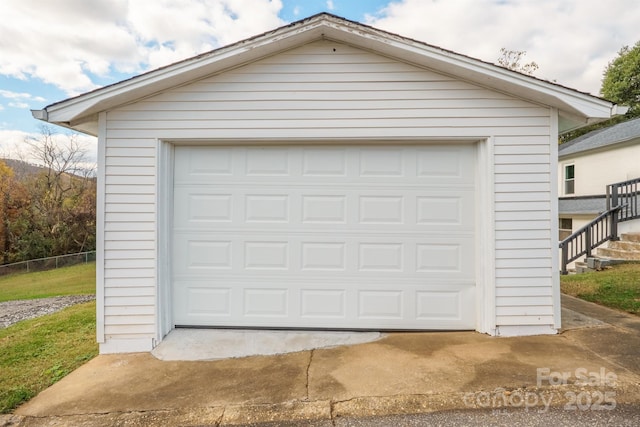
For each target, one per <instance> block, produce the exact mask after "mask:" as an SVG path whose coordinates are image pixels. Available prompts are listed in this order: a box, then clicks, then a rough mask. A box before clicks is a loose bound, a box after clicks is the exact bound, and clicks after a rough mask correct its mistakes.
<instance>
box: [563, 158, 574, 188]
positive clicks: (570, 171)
mask: <svg viewBox="0 0 640 427" xmlns="http://www.w3.org/2000/svg"><path fill="white" fill-rule="evenodd" d="M573 193H575V165H566V166H565V167H564V194H573Z"/></svg>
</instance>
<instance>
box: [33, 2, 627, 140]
mask: <svg viewBox="0 0 640 427" xmlns="http://www.w3.org/2000/svg"><path fill="white" fill-rule="evenodd" d="M321 38H325V39H330V40H331V39H333V40H337V41H340V42H344V43H349V44H352V45H354V46H356V47H360V48H363V49H369V50H371V51H375V52H379V53H381V54H384V55H387V56H389V57H394V58H397V59H399V60H402V61H406V62H410V63H413V64H415V65H417V66H420V67H424V68H429V69H433V70H434V71H437V72H440V73H445V74H449V75H451V76H453V77H457V78H460V79H463V80H466V81H470V82H472V83H475V84H479V85H481V86H484V87H488V88H492V89H494V90H498V91H501V92H504V93H508V94H511V95H513V96H517V97H521V98H522V99H527V100H530V101H533V102H536V103H539V104H542V105H546V106H550V107H554V108H557V109H558V111H559V115H560V117H561V120H560V129H559V130H560V132H565V131H567V130H570V129H576V128H578V127H582V126H586V125H587V124H590V123H593V122H597V121H601V120H606V119H608V118H610V117H612V116H613V115H616V114H620V111H621V109H622V108H621V107H617V106H616V105H615V104H613V103H612V102H610V101H607V100H604V99H601V98H598V97H595V96H593V95H589V94H585V93H582V92H578V91H575V90H573V89H569V88H565V87H563V86H560V85H557V84H555V83H551V82H546V81H543V80H540V79H537V78H534V77H531V76H527V75H524V74H521V73H518V72H514V71H511V70H508V69H505V68H501V67H498V66H495V65H494V64H490V63H487V62H483V61H480V60H477V59H474V58H470V57H467V56H464V55H461V54H458V53H455V52H451V51H447V50H445V49H441V48H438V47H435V46H431V45H427V44H425V43H422V42H419V41H416V40H412V39H408V38H405V37H402V36H399V35H395V34H392V33H388V32H385V31H382V30H378V29H376V28H373V27H369V26H366V25H363V24H359V23H357V22H353V21H348V20H345V19H343V18H339V17H336V16H334V15H329V14H319V15H315V16H312V17H310V18H307V19H305V20H302V21H299V22H297V23H294V24H290V25H288V26H285V27H281V28H279V29H276V30H274V31H271V32H268V33H264V34H261V35H259V36H256V37H253V38H251V39H247V40H244V41H241V42H238V43H235V44H233V45H230V46H226V47H223V48H220V49H217V50H215V51H212V52H209V53H205V54H202V55H199V56H197V57H194V58H191V59H188V60H185V61H181V62H178V63H176V64H172V65H169V66H167V67H164V68H161V69H158V70H154V71H151V72H148V73H145V74H142V75H140V76H137V77H134V78H131V79H128V80H125V81H122V82H120V83H116V84H114V85H111V86H107V87H104V88H101V89H97V90H95V91H93V92H89V93H86V94H84V95H80V96H78V97H75V98H71V99H68V100H65V101H62V102H59V103H56V104H52V105H50V106H48V107H46V108H45V110H39V111H44V112H46V114H44V113H38V115H40V116H41V117H46V118H40V117H36V118H40V119H41V120H46V121H48V122H50V123H55V124H59V125H62V126H67V127H70V126H71V127H72V126H73V125H72V123H74V122H75V123H84V124H89V122H90V121H91V120H92V119H91V118H92V117H96V114H97V113H98V112H100V111H105V110H108V109H111V108H114V107H116V106H119V105H124V104H127V103H130V102H133V101H135V100H138V99H142V98H145V97H148V96H150V95H153V94H156V93H159V92H162V91H164V90H167V89H169V88H172V87H175V86H178V85H182V84H186V83H188V82H190V81H194V80H197V79H199V78H203V77H205V76H207V75H212V74H215V73H219V72H222V71H224V70H228V69H231V68H235V67H238V66H241V65H243V64H246V63H249V62H252V61H256V60H258V59H260V58H262V57H266V56H269V55H273V54H276V53H278V52H281V51H284V50H287V49H291V48H293V47H296V46H300V45H303V44H306V43H309V42H312V41H314V40H318V39H321ZM34 117H35V115H34ZM89 128H95V129H97V125H90V126H89ZM78 130H80V128H78Z"/></svg>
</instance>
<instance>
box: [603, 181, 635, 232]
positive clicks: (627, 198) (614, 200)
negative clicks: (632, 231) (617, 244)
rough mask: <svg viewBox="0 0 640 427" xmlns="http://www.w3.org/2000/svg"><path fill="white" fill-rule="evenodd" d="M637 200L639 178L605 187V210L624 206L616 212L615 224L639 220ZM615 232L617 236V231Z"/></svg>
mask: <svg viewBox="0 0 640 427" xmlns="http://www.w3.org/2000/svg"><path fill="white" fill-rule="evenodd" d="M638 199H640V178H636V179H630V180H628V181H624V182H618V183H616V184H611V185H607V210H609V209H611V208H612V207H613V206H620V205H622V206H624V208H623V209H620V211H618V218H617V219H618V221H617V222H623V221H629V220H632V219H637V218H640V209H638ZM615 231H616V235H617V230H615Z"/></svg>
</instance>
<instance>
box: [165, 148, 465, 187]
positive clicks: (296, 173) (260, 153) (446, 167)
mask: <svg viewBox="0 0 640 427" xmlns="http://www.w3.org/2000/svg"><path fill="white" fill-rule="evenodd" d="M179 148H180V149H179V150H177V151H176V164H180V165H181V167H180V169H179V170H176V172H175V182H176V183H180V184H182V183H190V182H191V183H196V184H205V183H226V182H235V181H236V179H235V178H236V177H240V176H241V177H243V179H244V180H246V182H253V181H255V182H256V183H260V182H261V181H262V180H263V179H264V178H268V179H269V180H270V181H273V182H275V183H278V182H289V183H292V182H291V178H296V181H295V182H296V183H303V184H304V183H311V184H313V183H317V182H318V178H322V180H323V181H326V182H327V183H340V184H344V183H355V184H362V183H374V184H384V183H402V182H405V183H419V184H423V185H425V184H426V185H428V184H436V185H440V184H441V183H442V181H443V179H445V180H446V181H447V184H448V185H458V184H473V182H474V179H475V176H474V173H473V171H474V169H475V157H474V155H473V147H472V146H467V145H455V144H452V145H447V146H442V145H440V146H438V145H415V146H413V145H399V146H396V147H389V146H350V147H333V146H321V147H299V146H295V145H292V146H264V147H259V146H253V147H251V146H248V147H225V146H217V147H204V146H203V147H189V149H187V150H183V149H182V148H183V147H179Z"/></svg>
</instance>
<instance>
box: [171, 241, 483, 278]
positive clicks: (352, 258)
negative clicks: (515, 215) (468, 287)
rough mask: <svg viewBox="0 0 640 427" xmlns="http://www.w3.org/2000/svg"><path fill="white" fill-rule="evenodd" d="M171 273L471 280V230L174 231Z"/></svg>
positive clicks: (472, 273) (195, 275)
mask: <svg viewBox="0 0 640 427" xmlns="http://www.w3.org/2000/svg"><path fill="white" fill-rule="evenodd" d="M174 248H175V250H174V267H173V269H174V274H175V275H176V276H183V275H192V276H194V277H198V276H202V277H208V276H209V275H211V274H216V275H220V274H227V273H228V274H235V275H238V276H243V275H252V274H254V273H255V274H256V275H258V276H259V275H261V274H272V275H280V276H287V275H293V274H297V275H302V276H316V277H327V278H335V277H339V276H341V275H353V276H357V277H363V278H375V277H377V276H378V275H380V274H382V275H385V274H390V275H394V274H396V273H399V272H400V273H403V275H402V278H403V279H410V278H419V279H421V280H424V278H425V277H429V278H431V279H448V280H453V279H455V280H473V277H474V263H473V262H472V261H469V260H473V259H474V246H473V240H472V236H464V235H463V236H455V237H453V236H451V237H446V236H440V237H434V236H429V237H426V236H425V237H420V236H408V237H406V238H405V239H403V240H399V239H398V238H397V236H396V235H387V236H377V237H371V236H367V237H361V236H360V235H359V234H352V235H348V236H341V238H340V239H338V238H336V237H333V236H331V235H329V236H327V235H314V236H309V235H305V234H303V235H301V236H292V235H290V234H289V235H288V236H286V240H285V239H284V238H283V236H282V235H278V234H270V235H263V236H260V237H259V238H258V237H255V238H252V239H250V240H247V239H245V238H243V237H238V236H237V235H236V233H234V232H228V233H226V234H224V235H223V234H221V233H198V234H196V233H188V234H183V233H179V234H176V236H175V238H174Z"/></svg>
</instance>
